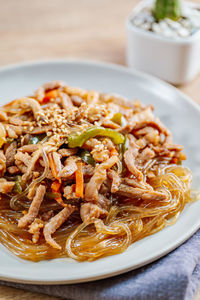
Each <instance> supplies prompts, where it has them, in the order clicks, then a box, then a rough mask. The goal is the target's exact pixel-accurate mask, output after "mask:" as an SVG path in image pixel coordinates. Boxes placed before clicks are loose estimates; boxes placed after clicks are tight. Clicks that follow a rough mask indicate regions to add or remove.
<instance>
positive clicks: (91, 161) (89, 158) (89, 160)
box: [79, 150, 96, 166]
mask: <svg viewBox="0 0 200 300" xmlns="http://www.w3.org/2000/svg"><path fill="white" fill-rule="evenodd" d="M79 156H80V158H81V159H82V160H83V161H84V162H85V163H86V164H88V165H92V166H95V164H96V162H95V160H94V158H93V156H92V155H91V154H90V152H89V151H87V150H81V151H80V154H79Z"/></svg>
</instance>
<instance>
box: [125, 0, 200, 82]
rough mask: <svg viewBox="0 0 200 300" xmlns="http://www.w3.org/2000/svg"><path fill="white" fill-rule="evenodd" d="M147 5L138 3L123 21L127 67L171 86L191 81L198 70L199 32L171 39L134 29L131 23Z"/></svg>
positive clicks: (147, 3)
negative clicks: (164, 81) (124, 21)
mask: <svg viewBox="0 0 200 300" xmlns="http://www.w3.org/2000/svg"><path fill="white" fill-rule="evenodd" d="M150 3H151V1H149V0H145V1H142V2H141V3H140V4H139V5H138V6H136V8H135V9H134V11H133V12H132V14H131V15H130V16H129V18H128V19H127V22H126V28H127V65H128V66H129V67H132V68H135V69H138V70H141V71H145V72H147V73H150V74H153V75H155V76H157V77H159V78H161V79H164V80H166V81H168V82H170V83H173V84H183V83H186V82H188V81H191V80H192V79H193V78H194V77H195V76H196V75H197V74H198V73H199V71H200V31H198V32H197V33H195V34H194V35H192V36H190V37H187V38H177V39H172V38H166V37H162V36H159V35H158V34H156V33H154V32H150V31H145V30H143V29H141V28H138V27H136V26H135V25H134V24H133V23H132V22H131V20H132V19H133V18H134V16H135V15H137V13H138V12H139V11H140V10H141V9H142V8H143V7H144V6H147V5H149V4H150ZM189 5H193V6H197V5H196V4H193V3H192V4H191V3H189Z"/></svg>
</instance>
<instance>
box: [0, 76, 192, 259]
mask: <svg viewBox="0 0 200 300" xmlns="http://www.w3.org/2000/svg"><path fill="white" fill-rule="evenodd" d="M0 121H1V123H0V147H1V149H0V173H1V178H0V193H1V194H0V195H1V201H0V243H1V244H3V245H4V246H5V247H7V248H8V249H9V250H10V251H11V252H12V253H14V254H15V255H17V256H19V257H21V258H23V259H27V260H32V261H40V260H45V259H52V258H58V257H67V256H68V257H71V258H73V259H75V260H80V261H84V260H89V261H90V260H95V259H97V258H99V257H103V256H108V255H113V254H118V253H121V252H123V251H125V250H126V249H127V248H128V246H129V245H131V244H132V243H134V242H135V241H138V240H140V239H142V238H144V237H146V236H149V235H151V234H154V233H156V232H157V231H159V230H161V229H163V228H164V227H166V226H168V225H171V224H173V223H174V222H176V220H177V218H178V217H179V215H180V213H181V211H182V210H183V208H184V207H185V205H186V203H188V202H191V201H194V200H195V198H194V197H193V196H192V194H191V181H192V174H191V171H190V170H189V169H188V168H186V167H183V166H182V165H181V164H182V161H183V160H185V159H186V156H185V155H184V153H183V152H182V149H183V147H182V146H181V145H177V144H174V143H173V141H172V136H171V133H170V131H169V130H168V129H167V128H166V127H165V126H164V125H163V124H162V122H161V121H160V120H159V119H158V118H157V117H155V116H154V114H153V107H152V106H151V105H147V106H144V105H142V104H141V103H140V102H139V101H132V102H131V101H128V100H126V99H124V98H122V97H121V96H118V95H115V94H103V93H99V92H96V91H91V90H89V91H88V90H83V89H80V88H74V87H70V86H68V85H66V84H65V83H64V82H61V81H54V82H50V83H46V84H44V85H43V86H42V87H40V88H39V89H38V90H37V91H36V92H35V94H34V95H33V96H30V97H23V98H19V99H16V100H13V101H11V102H10V103H8V104H6V105H4V106H3V107H2V108H1V110H0Z"/></svg>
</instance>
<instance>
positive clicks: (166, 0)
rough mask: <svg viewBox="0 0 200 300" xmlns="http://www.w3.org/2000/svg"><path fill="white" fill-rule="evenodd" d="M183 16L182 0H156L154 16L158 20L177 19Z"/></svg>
mask: <svg viewBox="0 0 200 300" xmlns="http://www.w3.org/2000/svg"><path fill="white" fill-rule="evenodd" d="M181 16H182V9H181V0H156V3H155V7H154V17H155V18H156V20H162V19H165V18H169V19H171V20H174V21H177V20H178V19H179V18H180V17H181Z"/></svg>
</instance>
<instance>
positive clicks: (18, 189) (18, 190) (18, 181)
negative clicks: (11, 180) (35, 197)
mask: <svg viewBox="0 0 200 300" xmlns="http://www.w3.org/2000/svg"><path fill="white" fill-rule="evenodd" d="M22 191H23V188H22V177H21V176H16V181H15V185H14V187H13V192H14V193H16V194H20V193H22Z"/></svg>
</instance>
